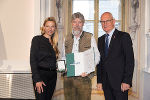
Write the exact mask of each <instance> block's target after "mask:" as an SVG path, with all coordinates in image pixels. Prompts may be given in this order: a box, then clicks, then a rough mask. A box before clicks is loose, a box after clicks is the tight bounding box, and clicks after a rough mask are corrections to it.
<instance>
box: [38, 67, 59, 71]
mask: <svg viewBox="0 0 150 100" xmlns="http://www.w3.org/2000/svg"><path fill="white" fill-rule="evenodd" d="M39 69H40V70H45V71H56V68H42V67H40V68H39Z"/></svg>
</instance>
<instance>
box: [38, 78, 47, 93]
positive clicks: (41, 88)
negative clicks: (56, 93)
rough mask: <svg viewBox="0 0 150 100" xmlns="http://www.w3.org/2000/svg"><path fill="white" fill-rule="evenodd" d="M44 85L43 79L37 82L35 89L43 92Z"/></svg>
mask: <svg viewBox="0 0 150 100" xmlns="http://www.w3.org/2000/svg"><path fill="white" fill-rule="evenodd" d="M43 86H46V85H45V83H44V82H43V81H41V82H37V83H36V85H35V90H37V92H38V93H39V94H40V93H41V92H43Z"/></svg>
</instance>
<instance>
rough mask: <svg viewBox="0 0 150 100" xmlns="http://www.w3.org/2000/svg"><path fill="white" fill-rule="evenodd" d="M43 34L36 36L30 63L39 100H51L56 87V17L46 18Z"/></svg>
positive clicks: (32, 45)
mask: <svg viewBox="0 0 150 100" xmlns="http://www.w3.org/2000/svg"><path fill="white" fill-rule="evenodd" d="M41 33H42V35H38V36H34V37H33V39H32V43H31V50H30V65H31V71H32V79H33V85H34V89H35V96H36V99H37V100H51V98H52V95H53V93H54V90H55V87H56V80H57V72H56V60H57V59H58V56H59V51H58V31H57V25H56V21H55V18H54V17H48V18H46V19H45V21H44V23H43V26H42V28H41Z"/></svg>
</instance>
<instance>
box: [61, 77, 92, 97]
mask: <svg viewBox="0 0 150 100" xmlns="http://www.w3.org/2000/svg"><path fill="white" fill-rule="evenodd" d="M91 90H92V85H91V79H90V78H88V77H84V78H83V77H64V95H65V100H91Z"/></svg>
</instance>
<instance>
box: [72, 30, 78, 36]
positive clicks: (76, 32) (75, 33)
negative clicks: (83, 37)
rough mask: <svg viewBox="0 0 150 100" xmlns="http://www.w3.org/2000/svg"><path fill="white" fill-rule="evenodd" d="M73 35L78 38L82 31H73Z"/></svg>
mask: <svg viewBox="0 0 150 100" xmlns="http://www.w3.org/2000/svg"><path fill="white" fill-rule="evenodd" d="M72 34H73V35H74V36H76V35H79V34H80V31H74V30H73V31H72Z"/></svg>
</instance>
